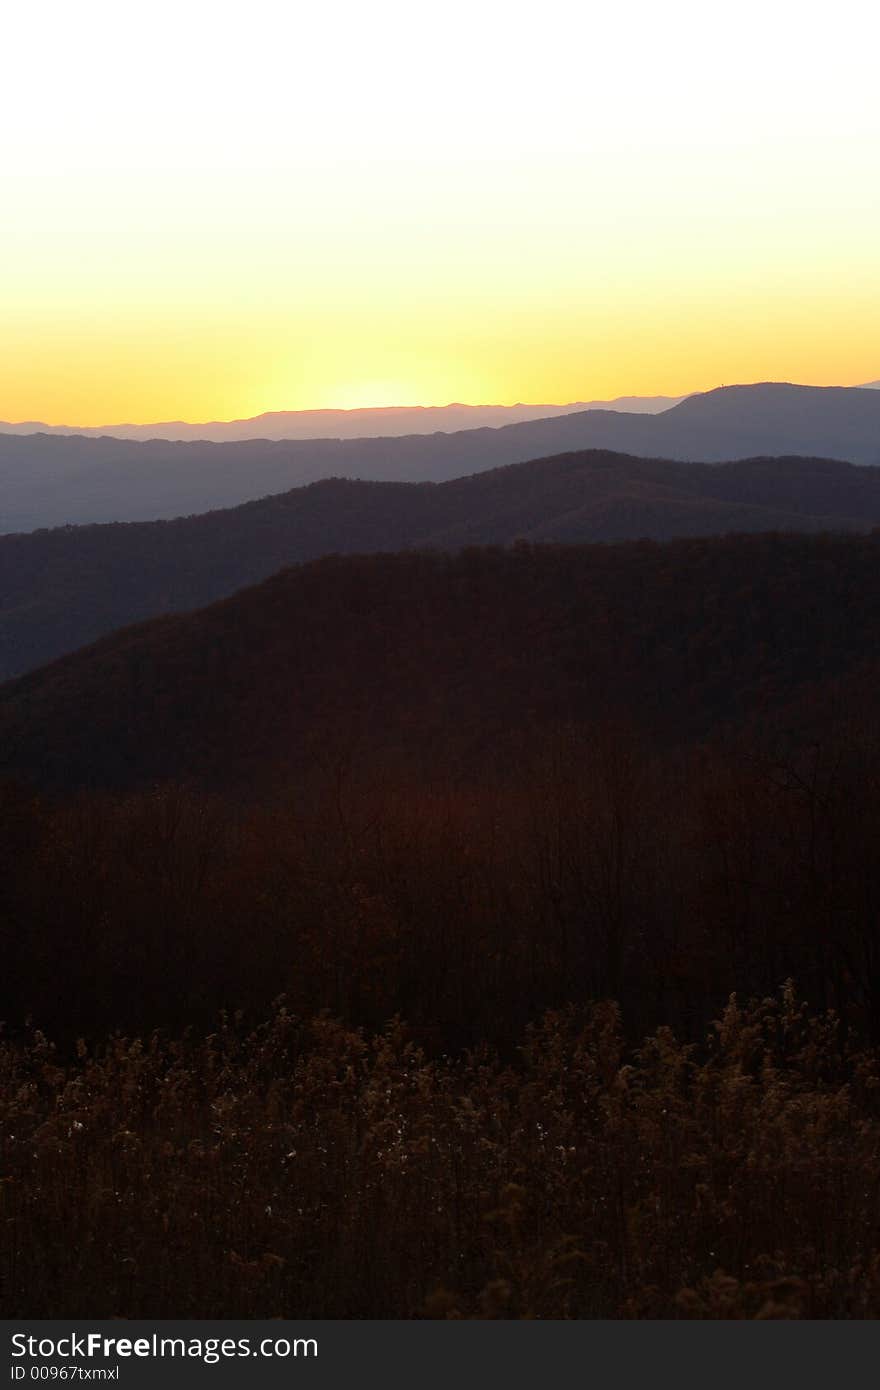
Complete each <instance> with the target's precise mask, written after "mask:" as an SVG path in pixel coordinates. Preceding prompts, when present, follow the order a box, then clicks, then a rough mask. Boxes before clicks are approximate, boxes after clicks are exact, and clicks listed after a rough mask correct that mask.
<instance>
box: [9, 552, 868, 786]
mask: <svg viewBox="0 0 880 1390" xmlns="http://www.w3.org/2000/svg"><path fill="white" fill-rule="evenodd" d="M878 650H880V535H874V536H870V537H860V536H827V535H826V536H816V537H806V536H794V535H788V536H785V535H769V536H768V535H761V536H737V537H728V538H721V539H717V538H716V539H710V540H689V541H678V542H673V543H670V544H667V545H657V544H654V543H651V542H641V543H632V544H627V545H621V546H592V547H556V546H548V547H543V546H538V547H532V546H527V545H523V546H517V547H513V548H512V549H508V550H501V549H474V550H468V551H465V552H463V553H462V554H460V555H458V556H455V557H453V556H446V555H441V554H427V553H417V554H399V555H386V556H373V557H370V558H365V557H351V558H348V559H344V558H329V559H325V560H321V561H318V562H315V563H313V564H310V565H306V566H304V567H298V568H294V569H290V570H286V571H284V572H282V573H281V574H279V575H277V576H275V578H273V579H271V580H269V581H267V582H266V583H265V584H262V585H260V586H258V587H257V588H254V589H250V590H246V591H244V592H242V593H240V594H238V595H236V596H235V597H233V598H231V599H227V600H225V601H223V602H221V603H218V604H215V605H213V606H211V607H210V608H207V609H205V610H204V611H202V612H199V613H196V614H190V615H186V616H180V617H169V618H163V619H160V620H157V621H155V622H152V623H149V624H145V625H143V626H141V627H135V628H131V629H127V630H125V631H124V632H121V633H117V634H116V635H115V636H113V637H110V638H107V639H105V640H103V641H102V642H100V643H98V644H96V645H95V646H93V647H91V648H87V649H85V650H83V651H81V652H78V653H76V654H75V655H73V656H71V657H68V658H65V659H63V660H61V661H58V662H56V663H54V664H53V665H51V666H49V667H46V668H44V669H42V670H40V671H37V672H34V673H33V674H31V675H29V676H25V677H22V678H20V679H19V680H17V681H13V682H10V683H8V684H7V685H6V686H4V687H2V688H0V750H2V751H0V758H2V762H0V774H6V775H13V776H21V777H25V778H29V779H34V780H35V781H36V782H38V783H40V784H42V785H44V786H47V787H54V788H69V787H76V786H101V785H109V786H137V785H143V784H148V783H150V782H152V781H154V780H162V779H167V778H174V779H179V778H186V779H194V780H195V781H196V782H200V783H204V784H207V785H211V786H215V787H232V788H235V789H237V790H239V791H241V792H244V793H246V794H247V793H251V792H254V791H256V790H258V789H261V788H265V787H266V786H273V785H279V784H280V785H284V786H289V787H291V788H292V789H293V788H295V786H296V785H297V783H298V781H299V779H300V778H301V777H302V776H303V775H306V774H307V773H308V772H309V770H310V768H313V767H314V766H315V765H320V766H323V767H328V766H329V767H332V766H336V765H339V766H341V765H343V764H344V763H345V762H346V761H347V760H348V759H349V758H350V757H352V756H355V757H357V758H359V759H361V761H362V762H363V763H364V764H365V765H367V766H368V767H369V766H374V767H375V769H376V770H377V771H376V775H388V772H389V769H391V768H393V766H394V765H395V762H396V760H398V759H402V760H404V761H405V762H407V763H408V764H410V765H413V764H414V765H415V766H417V767H418V768H419V769H421V770H422V771H423V772H430V770H431V768H433V767H437V766H442V767H443V768H444V769H445V770H446V771H447V772H448V770H449V769H450V768H453V769H454V768H456V767H457V768H458V769H459V770H460V771H461V772H462V773H470V772H472V771H473V770H474V768H475V767H477V766H479V765H480V764H481V763H483V762H484V761H485V760H486V759H490V760H492V759H494V760H496V761H497V760H499V759H500V760H501V762H502V765H503V762H504V760H505V758H507V757H509V756H510V747H511V743H510V740H511V738H515V737H516V736H517V734H518V732H519V731H525V730H528V729H536V728H540V727H541V726H542V725H545V724H546V723H547V722H548V721H554V720H557V719H565V720H576V721H583V720H590V719H593V718H605V717H608V716H613V717H614V718H626V719H629V720H631V721H632V722H634V723H635V724H636V725H637V726H638V727H640V728H641V729H643V730H644V731H645V733H646V734H648V735H649V736H651V737H652V738H659V739H660V740H662V741H667V740H681V739H685V740H686V739H690V738H693V737H695V736H700V735H702V734H704V733H706V732H707V731H709V730H710V729H712V728H713V727H715V726H717V725H718V724H719V723H725V722H727V721H740V720H744V719H748V718H749V717H753V716H754V715H755V714H756V712H761V711H767V710H772V709H774V708H778V707H779V706H781V705H784V704H785V703H786V702H788V701H790V700H791V699H792V698H793V697H794V696H796V695H797V693H798V692H799V691H801V690H803V689H805V688H806V687H808V686H809V685H811V684H815V683H820V684H821V683H822V682H825V681H828V680H830V679H834V678H837V677H839V676H841V675H846V674H847V673H848V672H852V671H855V670H857V669H858V668H859V667H860V666H862V665H863V664H864V663H865V661H866V659H868V658H870V657H872V656H873V654H874V653H876V652H877V651H878ZM379 769H383V771H382V772H381V774H380V773H379Z"/></svg>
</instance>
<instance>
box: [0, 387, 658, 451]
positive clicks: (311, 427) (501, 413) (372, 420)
mask: <svg viewBox="0 0 880 1390" xmlns="http://www.w3.org/2000/svg"><path fill="white" fill-rule="evenodd" d="M683 399H684V397H682V396H618V397H617V398H616V399H615V400H613V401H572V402H571V403H570V404H568V405H462V404H461V403H460V402H455V403H453V404H451V405H427V406H426V405H415V406H371V407H364V408H361V409H354V410H271V411H266V412H265V413H264V414H262V415H253V416H250V417H249V418H248V419H244V420H211V421H207V422H206V423H204V424H190V423H189V422H188V421H186V420H165V421H162V422H161V423H160V424H155V425H94V426H79V425H45V424H43V423H42V422H41V421H39V420H27V421H22V422H21V423H20V424H10V423H9V422H7V421H5V420H0V434H62V435H71V434H79V435H86V436H88V437H90V438H92V439H96V438H100V436H102V435H110V436H112V437H113V438H114V439H139V440H149V439H167V440H175V439H179V440H209V441H211V442H212V443H214V444H224V443H227V442H229V441H231V440H243V439H372V438H378V437H383V438H394V437H396V436H398V435H404V434H430V433H433V432H434V431H435V430H445V431H447V432H449V431H451V430H469V429H481V428H482V427H483V426H489V427H490V428H497V427H498V426H499V425H512V424H516V423H518V422H519V421H522V420H545V419H550V418H552V417H554V416H557V415H570V414H572V412H573V411H578V410H620V411H632V412H633V413H634V414H645V415H655V414H658V413H659V412H660V411H661V410H668V409H669V407H670V406H673V405H677V404H678V402H679V401H680V400H683Z"/></svg>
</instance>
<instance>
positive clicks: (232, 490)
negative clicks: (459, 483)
mask: <svg viewBox="0 0 880 1390" xmlns="http://www.w3.org/2000/svg"><path fill="white" fill-rule="evenodd" d="M582 449H605V450H614V451H617V452H622V453H628V454H637V455H642V456H645V457H653V458H672V459H679V460H687V461H692V460H704V461H707V462H719V461H721V460H724V459H738V458H747V457H750V456H753V455H766V456H770V455H773V456H783V455H791V454H809V455H813V456H821V457H825V458H837V459H845V460H848V461H849V462H851V463H860V464H876V463H880V394H878V393H875V392H873V391H866V390H863V389H861V388H859V387H851V388H845V387H810V386H789V385H784V384H781V385H780V384H772V383H771V384H768V385H758V386H736V387H726V388H723V389H720V390H718V391H710V392H708V393H706V394H705V395H702V396H690V397H688V398H687V399H686V400H684V401H682V402H681V404H679V405H677V406H674V407H673V408H672V409H671V410H667V411H664V412H663V413H662V414H660V415H633V414H627V413H623V412H616V411H608V410H589V411H582V412H580V413H577V414H573V415H564V416H560V417H558V418H555V419H546V420H531V421H527V422H524V423H520V424H514V425H505V426H503V427H502V428H499V429H477V430H463V431H460V432H459V433H455V434H440V433H438V434H431V435H409V436H406V437H402V438H395V439H388V438H384V439H352V440H334V439H319V440H311V441H294V442H290V441H282V442H271V441H267V440H250V441H247V442H243V443H229V444H209V443H169V442H166V441H161V440H154V441H151V442H149V443H135V442H131V441H128V440H120V439H106V438H104V439H87V438H83V437H77V436H67V437H65V436H47V435H30V436H27V437H23V436H17V435H0V498H2V507H0V532H12V531H28V530H33V529H35V528H37V527H39V526H57V525H65V524H68V523H83V522H91V521H123V520H127V521H138V520H152V519H154V518H167V517H173V516H180V515H183V514H186V513H192V512H204V511H207V510H209V509H212V508H217V507H228V506H235V505H236V504H237V503H240V502H243V501H246V500H248V499H252V498H255V497H262V496H266V495H268V494H270V493H279V492H284V491H286V490H287V489H288V488H291V487H295V486H301V485H303V484H305V483H309V482H313V481H315V480H317V479H320V478H327V477H334V476H335V477H348V478H368V479H380V480H385V481H391V482H395V481H397V482H422V481H433V482H443V481H445V480H448V479H451V478H457V477H462V476H464V475H466V474H472V473H478V472H483V471H485V470H487V469H490V468H496V467H499V466H502V465H504V464H510V463H522V462H525V461H526V460H528V459H534V458H541V457H546V456H548V455H551V454H556V453H561V452H565V451H568V450H582Z"/></svg>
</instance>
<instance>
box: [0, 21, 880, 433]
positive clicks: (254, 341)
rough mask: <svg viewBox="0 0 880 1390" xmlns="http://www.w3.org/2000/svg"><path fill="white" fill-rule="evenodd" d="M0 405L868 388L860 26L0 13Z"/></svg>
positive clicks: (868, 46)
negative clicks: (0, 42)
mask: <svg viewBox="0 0 880 1390" xmlns="http://www.w3.org/2000/svg"><path fill="white" fill-rule="evenodd" d="M7 23H8V33H7V34H6V35H5V39H6V47H7V51H8V53H9V55H10V59H11V61H10V62H9V63H8V65H7V69H6V71H5V73H4V84H3V87H2V89H0V132H2V135H0V140H2V150H0V154H2V159H3V163H2V168H3V190H2V198H3V209H2V216H0V306H2V318H0V419H4V420H13V421H15V420H29V419H39V420H43V421H45V422H46V423H49V424H71V425H86V424H90V425H95V424H113V423H121V422H124V421H140V422H143V421H150V422H158V421H162V420H169V419H181V418H182V419H188V420H193V421H205V420H213V419H229V418H237V417H244V416H250V415H256V414H259V413H261V412H263V411H268V410H283V409H308V408H327V407H341V408H356V407H359V406H380V405H390V404H393V405H408V404H413V405H414V404H419V405H431V404H446V403H448V402H450V401H468V402H471V403H497V404H513V403H515V402H517V401H526V402H533V403H548V402H559V403H566V402H569V401H577V400H586V399H594V398H596V399H601V398H610V397H614V396H618V395H656V394H666V395H680V394H682V393H684V392H688V391H694V390H704V389H709V388H711V387H713V386H716V385H719V384H721V383H722V382H728V383H730V382H734V381H756V380H767V379H774V380H794V381H801V382H804V383H810V384H816V385H832V384H857V383H860V382H862V381H867V380H874V379H877V378H878V377H880V257H878V255H877V247H878V245H880V178H878V169H877V160H878V156H877V151H878V148H880V103H878V102H877V101H876V96H875V87H876V81H875V73H874V66H875V60H874V54H875V52H876V40H877V39H878V38H880V19H878V16H877V12H876V11H875V10H870V11H869V10H867V9H866V8H865V7H864V6H863V5H862V4H860V3H858V0H841V3H840V4H839V5H838V7H837V8H836V10H835V14H834V23H833V25H831V24H829V22H828V19H827V15H826V13H825V11H824V10H820V9H819V8H818V7H811V6H810V5H809V4H803V3H801V4H798V5H796V4H794V3H792V2H791V0H761V3H759V0H743V4H742V5H741V6H740V7H739V9H738V11H737V13H736V15H735V16H734V15H733V14H732V12H730V11H727V12H724V11H722V10H719V9H718V8H717V7H707V6H706V5H705V4H702V3H697V0H670V4H669V5H667V6H665V7H659V6H656V5H655V4H653V3H649V0H634V3H630V4H629V5H627V6H625V7H618V9H616V10H615V11H614V12H611V11H610V9H609V12H608V13H602V14H598V13H594V12H593V11H592V9H591V7H583V10H582V12H576V11H575V10H573V9H572V8H571V7H570V6H569V5H567V4H564V3H563V0H548V3H547V4H546V5H545V6H542V7H541V11H540V13H539V14H537V13H536V12H535V11H534V10H533V8H532V7H523V8H521V9H518V8H517V7H516V6H515V5H514V6H511V5H510V4H507V5H502V4H501V3H500V2H498V0H470V2H469V3H467V4H465V0H453V3H452V5H451V8H450V9H448V10H447V12H446V14H445V17H444V20H443V22H442V24H437V23H435V22H434V21H433V19H432V18H431V14H430V12H429V11H427V10H424V11H421V10H414V9H413V7H411V6H408V5H405V4H404V3H403V0H377V3H376V4H375V5H373V6H370V7H364V6H362V5H355V4H354V3H353V0H345V3H339V2H338V0H337V3H335V4H333V3H330V4H328V5H327V6H324V7H321V9H320V11H318V9H317V7H313V10H309V11H308V12H305V11H303V10H302V7H295V13H294V9H293V8H290V9H289V10H288V8H286V7H280V6H276V5H274V4H272V3H271V0H255V3H254V5H252V6H251V7H250V8H249V9H248V10H247V11H246V12H244V11H242V10H241V9H240V7H238V6H233V5H231V4H225V3H222V0H221V3H219V4H214V5H211V6H210V7H209V6H208V5H207V4H202V3H200V0H176V3H174V4H172V3H171V0H158V4H157V5H155V6H154V7H153V8H152V10H151V12H150V16H149V18H146V17H145V15H142V14H141V13H140V12H137V11H135V10H133V9H131V7H126V6H119V5H116V4H111V3H110V0H83V3H82V4H80V5H78V6H75V7H71V6H69V5H67V4H62V3H60V0H42V3H40V4H39V5H35V6H31V7H18V8H17V9H16V10H15V11H14V12H13V13H12V15H11V18H10V19H9V20H8V22H7Z"/></svg>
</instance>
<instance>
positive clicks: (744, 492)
mask: <svg viewBox="0 0 880 1390" xmlns="http://www.w3.org/2000/svg"><path fill="white" fill-rule="evenodd" d="M876 525H880V469H869V468H859V467H855V466H853V465H851V464H846V463H835V462H832V461H827V460H821V459H807V458H777V459H767V458H760V459H749V460H744V461H741V462H739V463H729V464H722V465H717V466H708V465H705V464H681V463H673V462H669V461H668V460H666V461H664V460H657V459H639V458H631V457H628V456H625V455H620V454H608V453H602V452H599V451H590V452H587V453H579V454H568V455H563V456H561V457H557V458H551V459H541V460H537V461H535V462H531V463H526V464H518V465H511V466H509V467H506V468H499V469H492V470H490V471H489V472H486V473H481V474H476V475H473V476H470V477H467V478H459V479H456V480H453V481H451V482H448V483H443V484H438V485H432V484H400V483H368V482H357V481H350V480H344V479H339V478H337V479H331V480H328V481H326V482H322V483H315V484H312V485H311V486H309V487H305V488H299V489H294V490H292V491H290V492H287V493H284V494H282V495H281V496H278V497H267V498H264V499H262V500H261V501H259V502H250V503H246V504H244V505H243V506H241V507H236V508H233V509H231V510H228V511H218V512H210V513H208V514H206V515H203V516H194V517H186V518H182V519H179V520H177V521H165V522H142V523H129V524H122V523H120V524H116V525H107V526H86V527H76V528H64V527H62V528H57V529H55V530H50V531H39V532H35V533H32V534H30V535H18V536H7V537H0V679H2V678H4V677H9V676H14V675H17V674H19V673H20V672H23V671H26V670H28V669H30V668H32V667H34V666H38V665H41V664H42V663H44V662H46V661H50V660H52V659H53V658H54V657H56V656H60V655H61V654H63V653H64V652H68V651H74V650H75V649H76V648H77V647H80V646H83V645H84V644H85V643H87V642H92V641H94V640H95V639H96V638H98V637H101V636H103V635H104V634H106V633H108V632H111V631H112V630H113V629H114V628H117V627H122V626H124V625H126V624H129V623H132V622H136V621H139V620H140V619H143V618H150V617H154V616H156V615H158V614H160V613H169V612H181V611H184V610H186V609H190V608H198V607H201V606H202V605H203V604H206V603H210V602H211V601H212V600H213V599H217V598H221V597H223V596H224V595H227V594H231V593H233V592H234V591H235V590H236V589H239V588H242V587H244V586H245V585H248V584H253V583H256V582H257V581H258V580H261V579H266V578H268V577H269V576H270V575H271V574H274V573H275V571H276V570H278V569H280V568H281V567H282V566H284V565H289V564H292V563H294V562H296V561H301V560H309V559H314V558H317V557H318V556H320V555H324V554H327V553H338V554H350V553H354V552H371V551H394V550H402V549H405V548H412V547H435V548H439V549H444V550H455V549H457V548H459V547H461V546H463V545H483V544H496V545H498V544H508V543H509V542H511V541H513V540H516V539H527V540H533V541H564V542H571V543H574V542H587V541H619V540H627V539H639V538H641V537H649V538H652V539H655V540H667V539H671V538H674V537H677V536H699V535H703V536H706V535H712V534H723V533H725V532H749V531H772V530H784V531H807V532H810V531H820V530H828V529H836V530H870V529H871V528H872V527H873V526H876Z"/></svg>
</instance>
